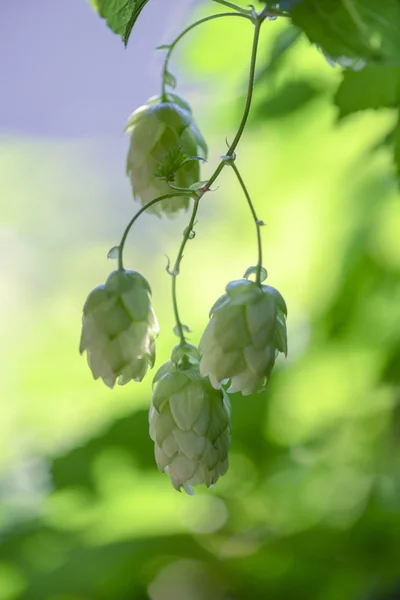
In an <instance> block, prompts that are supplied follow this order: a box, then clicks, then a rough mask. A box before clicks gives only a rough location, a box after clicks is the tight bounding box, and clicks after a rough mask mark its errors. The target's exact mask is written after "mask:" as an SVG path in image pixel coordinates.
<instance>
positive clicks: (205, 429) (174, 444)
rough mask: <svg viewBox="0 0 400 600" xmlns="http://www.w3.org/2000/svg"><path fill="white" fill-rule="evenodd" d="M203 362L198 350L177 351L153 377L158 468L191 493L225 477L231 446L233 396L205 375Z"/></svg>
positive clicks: (152, 430)
mask: <svg viewBox="0 0 400 600" xmlns="http://www.w3.org/2000/svg"><path fill="white" fill-rule="evenodd" d="M199 358H200V356H199V354H198V351H197V349H196V348H194V346H191V345H189V344H185V346H184V347H182V346H177V347H176V348H175V350H174V351H173V353H172V357H171V360H170V361H168V362H167V363H164V364H163V365H162V366H161V367H160V369H159V370H158V372H157V373H156V375H155V377H154V392H153V398H152V404H151V408H150V414H149V421H150V437H151V439H152V440H153V441H154V443H155V458H156V462H157V465H158V468H159V470H160V471H161V472H165V473H167V474H168V476H169V478H170V480H171V483H172V485H173V486H174V488H176V489H177V490H180V489H181V488H183V489H184V490H185V491H186V492H187V493H188V494H192V493H193V491H192V486H196V485H200V484H203V483H204V484H205V485H206V486H207V487H208V486H210V485H213V484H215V483H216V482H217V480H218V478H219V477H220V476H221V475H224V474H225V473H226V471H227V469H228V450H229V446H230V407H229V400H228V397H227V395H226V393H225V392H223V391H222V390H215V389H214V388H213V387H212V386H211V384H210V381H209V379H208V378H207V377H202V376H201V375H200V372H199Z"/></svg>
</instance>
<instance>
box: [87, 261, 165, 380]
mask: <svg viewBox="0 0 400 600" xmlns="http://www.w3.org/2000/svg"><path fill="white" fill-rule="evenodd" d="M150 298H151V290H150V286H149V284H148V282H147V281H146V279H145V278H144V277H142V275H140V274H139V273H137V272H136V271H125V270H117V271H113V272H112V273H111V275H110V276H109V277H108V279H107V281H106V282H105V284H103V285H99V286H97V287H96V288H95V289H94V290H93V291H92V292H91V293H90V294H89V296H88V298H87V300H86V302H85V305H84V307H83V317H82V335H81V341H80V347H79V350H80V353H81V354H83V352H85V351H86V353H87V360H88V364H89V367H90V369H91V371H92V374H93V377H94V378H95V379H98V378H99V377H100V378H101V379H102V380H103V381H104V383H105V384H106V385H108V386H109V387H110V388H112V387H114V385H115V382H116V380H117V379H118V383H119V384H120V385H123V384H125V383H128V381H131V380H132V379H133V380H134V381H141V380H142V379H143V377H144V376H145V374H146V372H147V369H148V368H149V367H153V365H154V361H155V338H156V337H157V335H158V331H159V327H158V322H157V318H156V316H155V314H154V311H153V308H152V306H151V300H150Z"/></svg>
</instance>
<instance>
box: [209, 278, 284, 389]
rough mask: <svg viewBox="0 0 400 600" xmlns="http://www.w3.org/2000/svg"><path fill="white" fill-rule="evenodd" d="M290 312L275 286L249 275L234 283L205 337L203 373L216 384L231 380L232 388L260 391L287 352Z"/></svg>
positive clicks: (213, 314)
mask: <svg viewBox="0 0 400 600" xmlns="http://www.w3.org/2000/svg"><path fill="white" fill-rule="evenodd" d="M286 315H287V310H286V304H285V301H284V300H283V298H282V296H281V295H280V293H279V292H278V291H277V290H276V289H275V288H273V287H270V286H268V285H261V286H260V285H258V284H256V283H254V282H252V281H247V280H246V279H242V280H239V281H232V282H231V283H229V284H228V286H227V288H226V294H224V295H223V296H221V297H220V298H219V299H218V300H217V302H216V303H215V304H214V306H213V307H212V309H211V311H210V316H211V319H210V321H209V323H208V325H207V327H206V329H205V331H204V333H203V336H202V338H201V340H200V344H199V349H200V351H201V353H202V358H201V361H200V373H201V374H202V375H203V376H208V377H209V378H210V381H211V383H212V385H213V386H214V388H216V389H218V388H220V385H221V382H224V381H225V380H229V379H230V380H231V385H230V388H229V389H228V392H232V393H233V392H241V393H242V394H243V395H247V394H251V393H252V392H255V391H256V390H257V388H258V387H259V385H260V384H265V383H266V382H267V381H268V378H269V376H270V374H271V371H272V369H273V367H274V364H275V360H276V357H277V356H278V354H279V352H283V353H284V354H285V355H286V354H287V339H286Z"/></svg>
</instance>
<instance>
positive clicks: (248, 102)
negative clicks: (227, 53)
mask: <svg viewBox="0 0 400 600" xmlns="http://www.w3.org/2000/svg"><path fill="white" fill-rule="evenodd" d="M262 23H263V20H261V19H260V20H257V21H256V22H255V24H254V37H253V46H252V50H251V59H250V69H249V83H248V87H247V97H246V104H245V107H244V110H243V116H242V118H241V121H240V124H239V127H238V130H237V133H236V135H235V137H234V140H233V142H232V144H231V145H230V146H229V149H228V152H227V153H226V156H225V158H223V159H222V161H221V162H220V163H219V165H218V167H217V168H216V169H215V171H214V173H213V174H212V175H211V177H210V179H209V180H208V182H207V187H208V188H209V187H211V185H212V184H213V183H214V182H215V180H216V179H217V177H218V176H219V174H220V173H221V171H222V169H223V168H224V167H225V166H226V165H227V164H230V161H229V160H227V159H226V157H228V158H233V156H234V154H235V150H236V147H237V145H238V143H239V142H240V138H241V137H242V135H243V131H244V128H245V127H246V123H247V119H248V117H249V113H250V107H251V101H252V99H253V88H254V79H255V73H256V62H257V50H258V42H259V39H260V28H261V25H262Z"/></svg>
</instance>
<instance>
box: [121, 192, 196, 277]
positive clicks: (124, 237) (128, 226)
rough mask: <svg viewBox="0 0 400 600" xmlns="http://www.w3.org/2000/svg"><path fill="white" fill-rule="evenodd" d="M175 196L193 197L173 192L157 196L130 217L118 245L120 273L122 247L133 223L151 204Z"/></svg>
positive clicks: (190, 194) (187, 193) (122, 265)
mask: <svg viewBox="0 0 400 600" xmlns="http://www.w3.org/2000/svg"><path fill="white" fill-rule="evenodd" d="M175 196H188V197H189V196H193V192H190V193H189V192H185V193H183V192H175V193H173V194H163V195H162V196H158V197H157V198H154V200H150V202H148V203H147V204H145V205H144V206H142V208H141V209H140V210H138V211H137V213H136V214H135V215H134V216H133V217H132V219H131V220H130V221H129V223H128V225H127V226H126V228H125V231H124V233H123V235H122V238H121V241H120V243H119V246H118V269H119V270H120V271H123V269H124V264H123V253H124V246H125V242H126V238H127V237H128V233H129V231H130V230H131V227H132V225H133V224H134V223H135V221H137V219H138V218H139V217H140V215H141V214H143V213H144V212H145V211H146V210H147V209H148V208H150V206H153V204H157V202H161V200H165V199H166V198H175Z"/></svg>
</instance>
